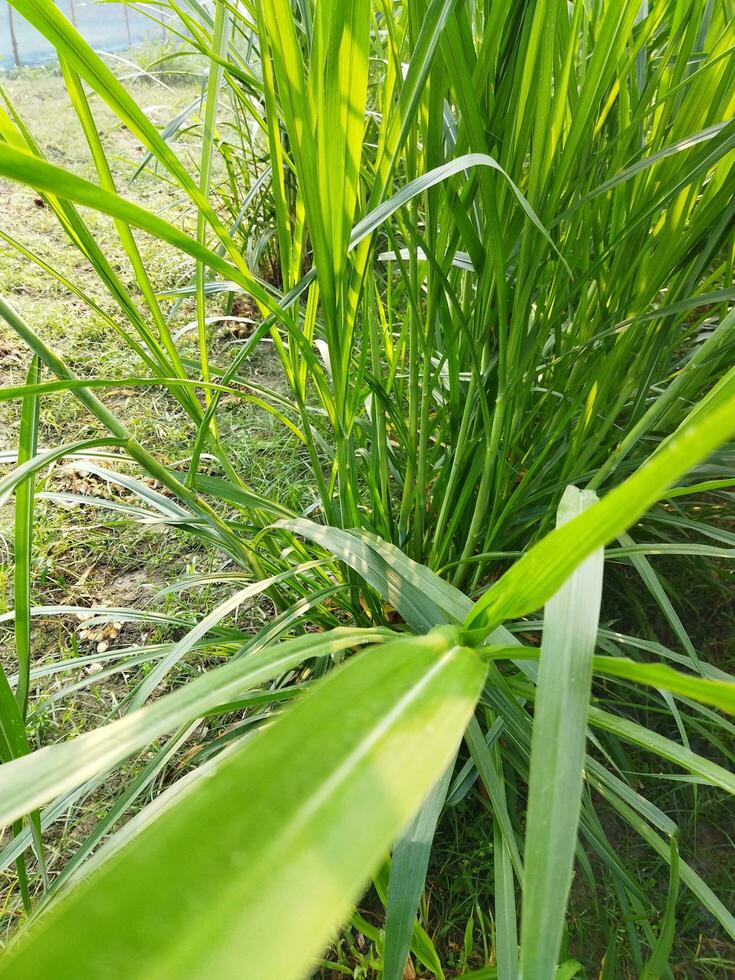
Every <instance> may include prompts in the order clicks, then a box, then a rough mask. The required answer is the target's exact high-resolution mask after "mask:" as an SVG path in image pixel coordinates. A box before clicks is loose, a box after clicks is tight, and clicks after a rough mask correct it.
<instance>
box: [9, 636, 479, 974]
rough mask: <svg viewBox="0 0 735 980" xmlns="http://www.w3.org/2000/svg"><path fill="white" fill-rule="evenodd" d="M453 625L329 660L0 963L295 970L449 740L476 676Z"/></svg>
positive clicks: (465, 713) (439, 763)
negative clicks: (331, 666)
mask: <svg viewBox="0 0 735 980" xmlns="http://www.w3.org/2000/svg"><path fill="white" fill-rule="evenodd" d="M456 635H457V634H456V631H450V632H444V631H437V632H436V633H434V634H432V635H431V636H430V637H421V638H414V639H407V640H400V641H397V642H396V643H395V644H392V645H391V646H390V648H388V647H386V649H385V650H384V651H381V653H385V654H386V656H382V655H381V654H378V655H377V656H375V657H372V656H369V655H368V656H359V657H356V658H355V659H354V660H352V661H350V662H349V663H348V664H347V665H346V666H345V667H343V668H342V669H340V670H339V671H337V672H335V673H334V674H333V675H331V677H329V678H328V679H327V680H326V681H325V682H323V683H322V684H321V685H319V686H318V687H316V688H314V689H313V690H312V691H311V692H310V693H309V694H307V695H306V696H305V697H304V699H303V700H302V701H301V702H299V703H298V704H297V705H296V706H295V707H294V708H292V709H291V710H290V711H288V712H286V713H285V714H284V715H283V716H282V717H281V718H280V720H279V721H277V722H276V723H275V724H274V725H273V726H272V727H270V728H269V729H267V730H264V731H262V732H261V733H260V734H259V735H258V736H256V737H255V738H253V739H250V740H248V741H246V743H245V744H244V745H243V746H242V747H241V748H239V749H237V750H235V751H234V752H233V753H232V754H231V755H229V756H228V757H227V758H225V759H223V760H222V762H221V763H219V764H218V765H217V766H215V768H214V770H213V772H212V773H211V774H210V776H209V778H208V779H205V780H201V781H199V782H194V783H193V784H192V786H191V787H190V789H189V791H188V792H185V793H183V794H182V795H181V796H180V797H179V799H178V801H177V802H176V803H175V804H174V805H173V806H171V807H170V808H169V809H168V810H167V811H165V812H164V813H163V814H162V815H161V816H160V818H159V819H158V820H157V821H156V823H154V824H153V825H152V826H151V827H149V828H148V830H147V832H146V833H145V834H143V835H139V836H138V837H136V838H134V839H133V841H132V842H131V843H130V844H129V845H128V846H127V847H125V848H123V849H122V850H121V851H119V852H118V853H117V855H115V856H114V857H113V858H112V859H110V860H109V861H108V862H106V863H105V864H104V865H103V866H102V867H101V869H100V870H99V871H98V872H97V873H96V874H95V875H91V876H90V877H88V878H87V879H85V881H84V882H82V883H81V884H80V885H79V887H78V888H76V889H74V890H73V891H71V892H70V893H69V894H68V896H66V898H62V899H61V900H60V901H59V902H58V904H57V905H56V906H55V907H54V908H53V909H51V910H50V911H49V912H48V913H47V914H46V916H45V917H44V918H42V919H40V920H39V922H38V923H37V925H36V927H35V929H34V930H32V931H30V932H29V933H28V935H27V936H26V937H25V941H24V942H22V943H20V944H18V946H17V947H16V949H15V950H14V951H13V953H12V954H11V955H10V956H8V957H6V959H5V960H4V961H3V962H2V963H1V964H0V976H12V977H16V978H20V977H30V976H39V975H40V976H46V975H55V976H63V975H71V974H73V975H76V976H79V975H80V970H81V971H82V975H87V976H94V975H100V973H110V972H112V973H116V972H119V971H122V972H124V973H125V975H126V976H128V977H136V976H139V977H144V976H145V977H150V976H151V975H153V974H154V973H156V972H158V973H159V974H160V975H166V976H176V975H182V974H183V973H187V974H189V975H192V976H194V975H200V974H204V973H208V974H210V975H213V976H217V977H221V978H226V977H233V978H234V977H240V976H242V970H243V964H247V972H248V974H249V975H251V976H253V977H278V978H283V980H288V978H294V980H296V978H300V977H303V976H304V975H305V973H306V972H308V968H309V966H310V965H311V964H312V963H313V960H314V958H315V957H316V956H318V954H319V953H320V951H321V950H322V948H323V947H324V946H325V945H326V943H327V942H328V940H329V938H330V936H331V935H332V933H333V930H334V929H335V928H336V927H337V926H338V925H339V924H340V922H341V921H343V919H344V918H345V917H346V916H347V915H348V913H349V910H350V905H351V902H352V901H354V899H356V898H357V896H358V894H359V890H360V888H361V887H362V886H364V884H365V882H366V881H367V878H368V876H369V874H370V872H371V871H373V870H374V869H375V866H376V864H378V863H379V861H380V860H381V858H382V855H383V853H384V851H385V848H386V847H387V846H388V844H389V843H390V841H391V839H392V838H394V837H395V835H396V834H397V833H398V832H400V830H401V829H402V827H404V826H405V824H406V823H407V821H408V820H410V818H411V817H412V816H413V814H414V813H415V811H416V808H417V806H418V804H419V802H420V800H421V798H422V797H423V796H424V795H425V794H426V792H427V791H428V789H429V788H430V786H431V785H432V784H433V783H434V782H435V781H436V780H437V778H438V777H439V776H440V775H441V773H442V771H443V770H445V769H446V767H447V765H448V764H449V762H450V760H451V759H452V757H453V754H454V752H455V751H456V748H457V745H458V742H459V739H460V737H461V733H462V731H463V729H464V726H465V724H466V723H467V719H468V717H469V716H470V714H471V712H472V710H473V708H474V704H475V700H476V698H477V696H478V695H479V692H480V689H481V686H482V683H483V679H484V669H483V667H482V665H481V663H480V661H479V660H478V659H477V657H476V656H475V655H474V653H473V652H472V651H470V650H467V649H464V648H461V647H458V646H457V645H456ZM203 828H211V832H202V830H203ZM184 853H185V854H186V860H182V854H184ZM194 883H195V887H192V885H193V884H194ZM172 894H174V895H177V896H179V897H181V896H187V898H186V900H185V901H180V900H177V901H171V896H172ZM121 921H124V922H125V928H124V929H121V928H120V922H121Z"/></svg>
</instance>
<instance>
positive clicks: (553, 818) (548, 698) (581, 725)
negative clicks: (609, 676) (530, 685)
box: [520, 487, 605, 980]
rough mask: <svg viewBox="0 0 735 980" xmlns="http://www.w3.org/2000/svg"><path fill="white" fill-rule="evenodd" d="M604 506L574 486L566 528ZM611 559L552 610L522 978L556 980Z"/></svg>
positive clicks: (594, 560)
mask: <svg viewBox="0 0 735 980" xmlns="http://www.w3.org/2000/svg"><path fill="white" fill-rule="evenodd" d="M596 501H597V497H596V496H595V494H594V493H592V492H591V491H579V490H577V488H576V487H567V489H566V491H565V493H564V496H563V498H562V501H561V504H560V505H559V512H558V516H557V527H563V526H564V525H565V524H568V522H569V521H571V520H573V519H574V518H575V517H576V516H577V515H578V514H580V513H583V512H585V511H587V510H588V509H589V508H590V507H592V506H593V505H594V504H595V503H596ZM604 562H605V558H604V553H603V550H602V548H598V549H597V550H596V551H595V552H593V553H592V555H590V556H589V557H588V558H587V559H586V561H585V562H584V563H583V564H582V565H580V566H579V567H578V568H577V570H576V571H575V572H574V574H573V575H572V576H571V577H570V578H569V580H568V581H567V582H565V583H564V585H563V586H562V588H561V589H560V590H559V592H558V593H557V594H556V595H555V596H554V597H553V598H552V599H550V600H549V601H548V602H547V604H546V611H545V615H544V633H543V640H542V644H541V657H540V661H539V671H538V678H537V682H536V684H537V691H536V700H535V711H534V722H533V735H532V742H531V769H530V778H529V789H528V819H527V825H526V844H525V849H524V857H525V875H524V879H523V907H522V919H521V958H520V976H521V977H527V978H534V980H545V978H547V980H552V978H553V976H554V973H555V971H556V966H557V962H558V957H559V949H560V946H561V940H562V934H563V931H564V920H565V912H566V905H567V899H568V896H569V888H570V886H571V880H572V867H573V863H574V850H575V847H576V843H577V824H578V822H579V813H580V806H581V799H582V780H583V768H584V757H585V745H586V732H587V708H588V705H589V700H590V689H591V685H592V655H593V653H594V649H595V640H596V637H597V625H598V618H599V614H600V602H601V599H602V571H603V566H604Z"/></svg>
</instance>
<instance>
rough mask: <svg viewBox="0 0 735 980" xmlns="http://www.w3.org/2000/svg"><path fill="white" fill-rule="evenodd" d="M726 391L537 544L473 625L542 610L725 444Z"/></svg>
mask: <svg viewBox="0 0 735 980" xmlns="http://www.w3.org/2000/svg"><path fill="white" fill-rule="evenodd" d="M731 387H735V385H733V386H731ZM724 394H725V396H726V397H724V398H723V399H722V401H721V402H720V403H719V405H717V406H716V407H714V408H711V409H710V410H709V411H707V412H700V413H699V417H697V418H694V419H692V420H690V421H689V422H688V423H687V424H685V425H683V426H682V427H681V428H680V429H679V431H678V432H677V433H676V435H675V437H674V438H672V439H671V440H670V441H668V442H667V444H666V445H665V446H663V447H662V449H661V450H660V451H659V452H657V453H656V454H655V456H653V457H652V459H650V460H649V461H648V462H647V463H646V464H645V465H644V466H642V467H641V469H640V470H638V472H637V473H635V474H634V475H633V476H631V477H629V478H628V479H627V480H626V481H625V482H624V483H622V484H621V485H620V486H619V487H616V488H615V489H614V490H612V491H611V492H610V493H609V494H608V495H607V496H606V497H605V498H604V499H603V500H601V501H600V502H599V503H597V504H595V506H594V507H591V508H590V509H589V510H587V511H585V512H584V513H582V514H580V515H579V517H577V518H575V520H573V521H571V522H570V523H569V524H565V525H564V526H563V527H559V528H557V529H556V530H555V531H553V532H552V533H551V534H549V535H547V537H545V538H544V539H543V540H542V541H540V542H539V543H538V544H536V545H535V546H534V547H533V548H531V550H530V551H529V552H527V554H525V555H524V556H523V558H521V559H520V561H518V562H516V564H515V565H514V566H513V567H512V568H511V569H510V570H509V571H508V572H506V574H505V575H503V577H502V578H501V579H500V580H499V581H498V582H497V583H496V584H495V585H494V586H493V587H492V588H490V589H489V590H488V591H487V592H486V593H485V595H484V596H483V597H482V598H481V599H480V600H479V601H478V602H477V603H476V604H475V607H474V609H473V610H472V612H471V614H470V615H469V616H468V618H467V622H466V625H467V627H468V628H469V629H471V630H480V631H482V632H483V633H489V632H490V631H491V630H492V629H494V628H495V627H496V626H498V625H499V624H500V623H502V622H503V620H506V619H516V618H519V617H521V616H524V615H526V614H527V613H529V612H532V611H533V610H534V609H538V608H539V607H540V606H541V605H543V603H544V602H545V601H546V600H547V599H548V598H549V597H550V596H551V595H553V594H554V592H555V591H556V590H557V589H558V588H559V587H560V586H561V584H562V583H563V582H564V580H565V579H566V578H567V577H568V575H569V574H570V573H571V572H572V571H573V570H574V569H575V568H576V567H577V565H578V564H579V563H580V562H581V561H583V560H584V558H586V557H587V556H588V555H590V554H591V553H592V552H593V551H595V550H596V549H597V548H599V547H600V546H602V545H605V544H607V543H608V542H609V541H611V540H612V539H613V538H615V537H617V536H618V535H619V534H621V533H622V532H623V531H625V530H627V529H628V527H630V525H631V524H633V523H634V522H635V521H636V520H637V518H638V517H640V516H641V515H642V514H644V513H645V512H646V510H647V509H648V508H649V507H650V506H651V504H653V503H654V502H655V501H656V500H658V499H659V498H660V497H661V496H662V495H663V494H664V493H665V491H666V489H667V487H669V486H671V485H672V484H673V483H674V482H675V481H676V480H677V479H678V478H679V477H680V476H681V475H682V474H683V473H685V472H686V471H687V470H689V469H691V468H692V467H693V466H694V465H696V464H697V463H698V462H700V461H701V460H703V459H705V458H706V457H707V456H708V455H709V453H711V452H712V450H714V449H716V448H717V447H718V446H719V445H721V444H722V443H723V442H725V440H726V439H728V438H729V437H730V436H731V435H732V434H733V432H735V396H733V393H732V391H727V392H725V393H724Z"/></svg>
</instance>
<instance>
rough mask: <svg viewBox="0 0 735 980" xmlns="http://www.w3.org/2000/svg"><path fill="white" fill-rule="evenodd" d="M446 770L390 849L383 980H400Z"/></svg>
mask: <svg viewBox="0 0 735 980" xmlns="http://www.w3.org/2000/svg"><path fill="white" fill-rule="evenodd" d="M452 768H453V767H452V766H448V767H447V769H446V771H445V773H444V775H443V776H442V777H441V779H440V780H439V781H438V782H437V784H436V786H434V787H433V788H432V790H431V792H430V793H429V795H428V796H427V798H426V799H425V800H424V802H423V803H422V804H421V809H420V810H419V812H418V814H417V815H416V817H414V819H413V821H412V822H411V824H410V826H409V827H408V828H407V829H406V831H405V832H404V833H403V834H402V835H401V837H400V838H399V840H398V841H397V843H396V846H395V847H394V848H393V860H392V862H391V869H390V884H389V886H388V903H387V907H386V914H385V948H384V951H383V977H384V980H402V977H403V973H404V970H405V967H406V960H407V958H408V953H409V949H410V946H411V935H412V933H413V928H414V923H415V920H416V911H417V909H418V907H419V901H420V900H421V893H422V891H423V888H424V882H425V881H426V869H427V868H428V866H429V855H430V853H431V845H432V843H433V840H434V832H435V830H436V825H437V822H438V820H439V816H440V814H441V812H442V807H443V806H444V800H445V798H446V795H447V789H448V788H449V780H450V779H451V776H452Z"/></svg>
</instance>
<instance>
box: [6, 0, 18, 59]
mask: <svg viewBox="0 0 735 980" xmlns="http://www.w3.org/2000/svg"><path fill="white" fill-rule="evenodd" d="M8 26H9V27H10V44H11V46H12V48H13V59H14V61H15V66H16V68H20V54H19V53H18V38H17V37H16V36H15V24H14V23H13V8H12V7H11V6H10V4H8Z"/></svg>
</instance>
